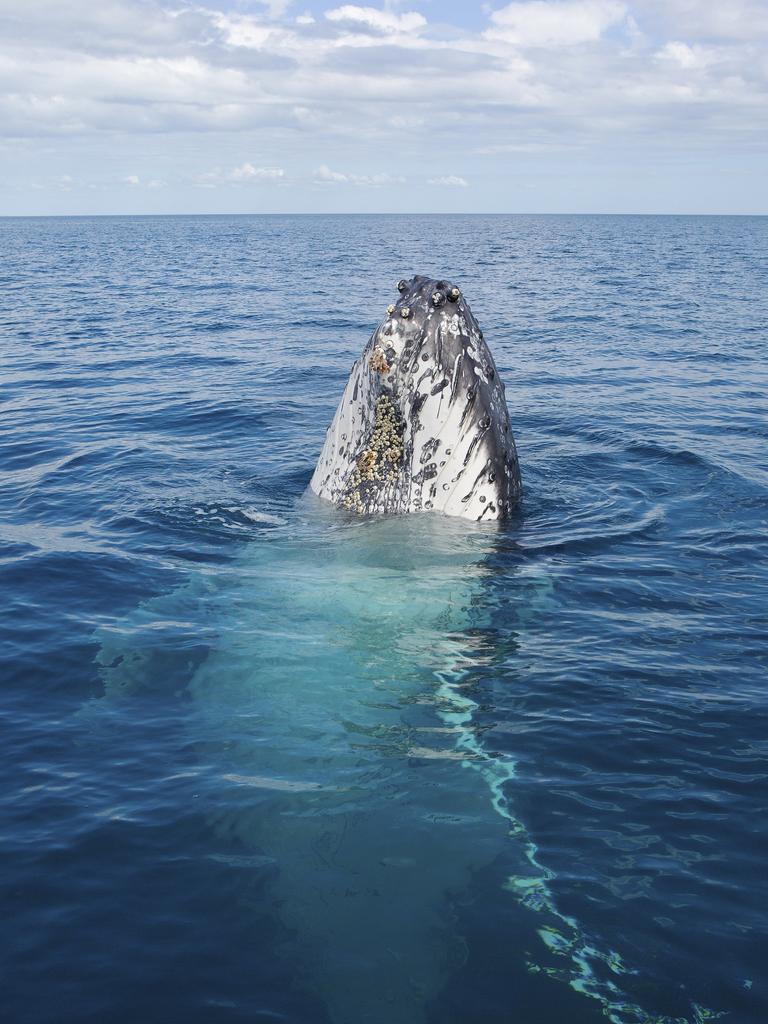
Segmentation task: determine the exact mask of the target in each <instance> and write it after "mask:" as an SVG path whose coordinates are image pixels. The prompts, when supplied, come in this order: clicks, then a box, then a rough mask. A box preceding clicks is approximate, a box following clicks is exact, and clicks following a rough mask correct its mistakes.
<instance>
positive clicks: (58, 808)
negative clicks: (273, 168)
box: [0, 215, 768, 1024]
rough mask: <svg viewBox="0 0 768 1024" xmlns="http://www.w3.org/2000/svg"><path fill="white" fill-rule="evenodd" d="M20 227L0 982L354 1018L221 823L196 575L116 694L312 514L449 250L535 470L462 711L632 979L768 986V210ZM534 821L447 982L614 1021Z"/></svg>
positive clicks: (2, 671) (12, 295) (466, 1008)
mask: <svg viewBox="0 0 768 1024" xmlns="http://www.w3.org/2000/svg"><path fill="white" fill-rule="evenodd" d="M0 237H1V238H2V251H3V253H4V258H3V261H2V264H0V290H1V291H2V296H3V302H2V306H0V367H1V368H2V373H1V375H0V402H1V405H0V409H1V412H2V416H1V418H0V473H1V474H2V489H1V490H0V567H1V570H2V589H1V590H0V605H1V606H2V615H0V675H1V678H2V692H3V702H2V713H1V715H0V720H1V721H2V737H3V738H2V744H0V758H1V759H2V763H3V778H4V780H5V784H4V785H3V787H2V790H1V791H0V806H1V807H2V820H3V829H2V835H1V836H0V864H1V865H2V879H3V886H2V897H1V906H2V919H3V922H4V925H3V929H2V938H0V1012H2V1018H3V1020H5V1021H13V1022H18V1024H22V1022H23V1024H52V1022H56V1024H82V1022H86V1021H88V1022H90V1021H93V1022H96V1021H98V1022H102V1021H106V1020H109V1021H110V1024H135V1022H136V1021H139V1020H141V1021H143V1022H144V1024H161V1022H162V1024H168V1022H171V1024H173V1022H176V1021H178V1022H180V1024H181V1022H184V1024H219V1022H228V1021H240V1020H249V1021H251V1020H252V1021H255V1020H285V1021H292V1022H295V1024H327V1021H328V1020H330V1019H331V1018H330V1017H329V1016H328V1015H327V1014H328V1012H329V1011H327V1009H326V1008H325V1007H324V1005H323V1002H322V1000H321V999H320V998H316V997H315V996H313V995H312V993H311V992H310V991H309V990H308V989H307V988H306V987H302V986H301V985H300V984H296V983H295V977H296V965H295V963H292V962H291V957H290V956H289V955H288V956H286V955H284V954H279V953H278V952H277V947H278V946H279V945H280V943H281V942H283V938H281V929H282V930H285V928H286V925H285V924H284V923H280V914H279V913H275V912H274V911H273V910H272V909H271V907H272V904H271V902H270V899H271V897H270V896H269V887H270V881H269V880H270V874H271V872H272V868H271V867H270V863H269V861H268V859H267V858H262V859H261V860H260V858H259V854H258V851H255V850H254V849H252V848H250V847H248V846H247V844H244V842H243V841H242V837H238V836H237V835H235V834H234V833H235V830H234V829H231V830H230V831H225V830H223V829H222V828H212V826H211V820H212V815H214V816H215V814H218V813H219V812H223V810H224V809H226V808H227V807H228V806H229V807H231V809H232V811H233V814H234V813H235V812H236V810H237V808H238V807H239V806H240V801H241V800H242V792H243V786H242V785H238V784H237V782H238V779H240V776H237V775H233V773H232V770H231V766H229V767H227V766H226V765H225V764H224V762H223V761H222V760H221V758H218V755H216V754H215V752H214V750H213V747H212V746H206V744H205V743H203V742H202V741H201V740H200V736H199V734H198V733H196V728H197V726H196V721H197V719H196V716H197V715H198V714H199V711H196V710H195V708H194V700H193V699H192V698H191V697H190V691H189V681H190V678H191V677H192V674H193V673H194V671H195V669H196V667H197V666H199V665H201V664H202V663H203V662H204V661H205V659H206V658H207V657H208V656H209V653H210V651H211V650H212V649H215V648H216V646H217V643H218V642H219V639H220V637H221V634H222V631H226V628H227V627H226V619H222V618H221V617H219V619H218V620H216V621H212V620H211V619H208V618H206V617H205V616H201V615H198V613H197V612H195V610H194V608H193V609H192V610H191V611H190V610H189V609H187V611H184V606H183V602H182V603H181V606H180V609H179V610H178V611H173V613H172V614H171V611H172V609H171V611H169V612H168V615H167V617H166V618H165V619H163V620H162V621H160V620H158V621H157V622H156V623H155V622H153V623H152V624H151V628H150V626H147V630H148V631H149V632H151V630H152V629H154V631H155V636H156V647H157V650H156V651H155V657H154V660H153V662H152V666H153V668H152V671H151V672H149V673H148V674H146V673H145V675H144V676H143V677H142V678H141V680H140V685H137V687H136V688H135V690H131V691H130V692H129V693H126V695H125V696H124V697H123V698H122V699H119V700H106V699H105V681H104V680H105V676H104V663H105V659H104V653H103V652H104V649H105V648H104V637H105V636H109V635H111V636H118V637H119V636H120V635H121V631H122V633H125V632H126V630H129V629H132V628H134V627H132V626H124V625H121V624H124V623H131V622H132V621H133V620H132V618H131V616H132V615H134V614H135V610H136V609H137V608H142V607H145V608H151V607H161V606H162V607H164V606H163V605H162V600H164V598H163V595H172V594H174V593H184V592H185V590H184V588H185V587H188V586H189V585H190V580H194V581H198V582H197V584H196V585H198V586H202V585H203V584H205V585H211V586H214V585H216V581H218V580H221V579H222V578H223V574H224V575H226V574H228V573H229V574H231V573H232V572H233V571H235V569H236V567H237V565H238V559H239V558H241V553H242V552H243V550H245V549H249V548H248V546H249V545H251V546H253V545H255V546H256V547H255V548H254V547H251V548H250V549H249V550H254V551H257V552H258V551H259V550H260V548H259V545H262V544H266V543H268V542H271V541H270V538H273V537H274V536H276V535H278V536H282V537H284V538H286V543H287V542H288V540H289V539H290V537H291V536H292V535H296V534H299V535H300V533H301V530H302V529H305V528H306V519H302V516H303V515H304V513H302V512H301V511H298V512H297V509H299V510H300V509H301V507H302V506H301V500H302V499H301V496H302V494H303V492H304V490H305V488H306V486H307V483H308V480H309V477H310V475H311V472H312V469H313V466H314V462H315V460H316V458H317V454H318V452H319V450H320V447H321V444H322V440H323V437H324V432H325V429H326V427H327V426H328V424H329V422H330V419H331V416H332V414H333V410H334V408H335V405H336V402H337V401H338V398H339V395H340V393H341V390H342V388H343V385H344V382H345V380H346V377H347V374H348V372H349V368H350V365H351V363H352V361H353V360H354V359H355V358H356V357H357V356H358V355H359V353H360V351H361V349H362V347H363V345H364V343H365V341H366V340H367V339H368V337H369V335H370V333H371V332H372V330H373V329H374V327H375V326H376V324H377V323H378V322H379V321H380V319H381V318H382V317H383V315H384V310H385V307H386V305H387V304H388V303H389V302H390V301H393V296H394V294H395V282H396V281H397V280H398V279H399V278H401V277H403V276H410V275H411V274H413V273H424V274H431V275H434V276H445V277H448V278H450V279H452V280H456V281H457V282H458V283H460V284H461V286H462V288H463V289H464V291H465V293H466V295H467V297H468V300H469V302H470V303H471V306H472V309H473V311H474V313H475V315H476V316H477V318H478V320H479V322H480V323H481V325H482V326H483V329H484V332H485V335H486V337H487V339H488V342H489V345H490V347H491V350H492V352H493V354H494V356H495V359H496V362H497V365H498V369H499V372H500V374H501V376H502V378H503V380H504V381H505V383H506V389H507V400H508V403H509V407H510V412H511V417H512V425H513V429H514V432H515V436H516V439H517V444H518V450H519V455H520V463H521V468H522V474H523V482H524V487H525V497H524V501H523V504H522V507H521V509H520V511H519V513H518V514H517V515H516V517H515V518H514V520H513V521H512V522H511V523H509V524H508V525H507V526H505V527H504V528H503V530H502V531H501V533H500V534H499V536H498V538H497V543H496V544H495V548H494V551H493V554H492V557H491V564H492V575H493V581H492V585H490V586H489V589H488V592H489V594H490V600H491V602H492V606H493V607H492V609H491V611H492V617H491V619H490V624H489V625H488V626H487V629H486V630H485V633H484V638H483V643H484V644H486V645H487V644H491V646H492V647H493V651H492V658H491V659H490V660H489V662H488V666H489V667H488V668H487V670H486V671H485V673H484V674H483V672H480V675H479V676H478V679H477V680H475V684H473V685H474V686H475V688H474V690H473V694H474V696H473V709H472V716H471V718H472V728H473V729H474V731H475V733H476V734H477V735H478V736H481V738H482V749H483V751H486V752H490V754H491V755H492V756H493V757H496V758H498V759H501V760H500V761H499V763H507V762H506V761H504V759H505V758H508V759H509V763H514V766H515V768H514V776H513V777H512V775H510V778H509V779H508V781H506V782H505V783H504V785H503V791H504V794H505V797H506V799H508V800H509V801H510V804H511V805H512V806H513V807H514V817H515V820H516V821H519V822H522V823H523V824H524V829H525V835H526V837H527V839H526V841H529V842H531V843H533V844H535V850H536V854H535V856H536V860H537V862H538V863H540V864H541V865H545V866H546V872H547V886H548V890H549V892H550V893H551V896H552V898H553V900H554V901H555V902H556V904H557V908H558V912H559V913H561V914H562V915H564V917H568V919H573V920H575V921H578V922H579V927H580V928H581V929H583V932H584V934H585V935H588V936H590V937H594V941H595V942H599V943H600V944H601V948H604V949H605V950H616V951H619V953H620V955H621V959H622V962H623V963H624V964H626V965H627V969H628V974H627V978H628V979H629V980H628V981H627V985H628V986H629V988H630V989H631V992H630V996H631V999H630V1002H631V1004H632V1005H633V1006H634V1005H638V1006H642V1007H643V1008H644V1010H645V1011H647V1012H648V1014H649V1016H648V1018H647V1019H648V1020H653V1019H656V1018H654V1017H653V1014H656V1015H657V1017H658V1018H659V1019H661V1018H662V1017H663V1018H664V1019H665V1020H666V1019H681V1020H688V1021H691V1022H693V1021H694V1020H696V1019H698V1020H699V1021H701V1020H704V1019H709V1015H714V1014H717V1013H722V1014H724V1015H725V1016H724V1017H723V1019H724V1020H726V1021H732V1022H733V1024H763V1022H764V1021H765V1020H766V1019H768V977H767V976H766V963H768V942H767V941H766V940H767V939H768V873H767V872H766V863H768V760H767V756H768V740H767V739H766V737H768V692H767V690H766V667H768V665H767V662H768V647H767V645H766V640H767V638H768V637H767V634H768V616H767V614H766V613H767V611H768V587H767V584H768V568H767V566H768V560H767V557H766V556H768V540H767V533H766V520H767V519H768V460H767V459H766V451H767V447H766V440H767V438H768V370H767V368H766V367H767V362H768V360H767V359H766V351H767V349H768V328H767V327H766V325H767V324H768V219H765V218H749V217H742V218H727V217H708V218H699V217H618V216H617V217H610V216H602V217H566V216H547V217H544V216H542V217H535V216H496V217H491V216H459V215H455V216H454V215H451V216H446V217H438V216H425V217H414V216H346V217H335V216H327V217H326V216H318V217H302V216H295V217H287V216H286V217H283V216H241V217H227V216H220V217H168V218H162V217H145V218H130V217H126V218H120V217H114V218H61V219H4V220H0ZM302 524H304V525H302ZM281 543H282V541H281ZM270 571H276V572H278V573H279V564H278V567H277V569H272V570H270ZM279 582H280V581H277V583H276V585H277V584H279ZM153 601H160V602H161V603H160V604H159V605H156V606H155V605H153V604H152V602H153ZM182 612H184V614H182ZM272 614H273V615H274V622H275V629H278V628H279V626H280V623H281V622H287V623H290V619H291V612H290V609H287V608H285V607H274V609H273V612H272ZM184 615H186V616H187V617H186V618H185V617H184ZM196 615H197V616H198V617H197V618H196ZM294 625H295V623H294ZM286 628H287V627H286ZM340 628H343V623H342V624H341V625H340ZM118 660H119V658H118ZM304 670H305V671H306V672H307V673H311V671H312V665H311V663H307V664H306V665H305V669H304ZM297 742H298V741H297ZM412 753H413V752H412ZM296 756H297V757H301V750H297V751H296ZM382 756H384V755H382ZM413 757H415V758H416V761H415V762H414V763H418V764H419V765H421V767H420V769H419V770H420V771H421V772H422V774H421V776H420V778H425V776H424V771H428V770H429V769H428V768H425V767H424V764H425V763H426V762H425V761H419V754H418V751H416V752H415V753H413ZM240 781H242V780H240ZM286 785H287V784H286ZM217 820H218V819H217ZM505 856H506V855H505V854H504V853H503V852H500V853H499V854H498V855H497V858H496V860H495V861H494V862H488V863H487V864H486V865H485V866H484V867H482V869H478V871H477V872H476V873H475V874H474V876H473V878H472V880H471V882H470V883H469V884H468V885H467V887H466V889H465V891H464V893H463V895H458V894H454V895H455V902H454V907H453V914H454V920H455V930H456V933H457V934H460V935H461V936H462V937H463V941H464V943H465V953H464V956H463V958H462V959H461V961H460V962H457V964H456V966H455V969H454V970H453V971H452V973H451V975H450V977H449V978H448V980H447V981H446V982H445V984H444V985H443V987H442V989H441V990H440V991H439V993H437V994H436V995H435V997H434V998H433V999H432V1001H431V1002H430V1004H429V1007H428V1020H429V1021H430V1022H432V1024H438V1022H439V1024H459V1022H460V1024H472V1022H477V1024H479V1022H481V1021H482V1022H483V1024H502V1022H504V1024H507V1022H510V1021H515V1022H519V1024H560V1022H562V1021H566V1020H567V1021H568V1022H573V1024H590V1022H592V1024H596V1022H598V1021H601V1020H605V1019H606V1016H610V1013H611V1012H614V1013H615V1012H617V1011H616V1010H615V1008H614V1009H613V1010H611V1008H610V1007H606V1006H605V1005H603V1004H601V1003H600V1001H599V1000H595V999H589V998H584V996H583V994H580V993H579V991H577V990H575V989H578V986H574V985H573V984H571V985H570V986H569V985H567V984H566V985H562V984H559V983H558V978H557V973H558V972H557V970H555V969H554V968H553V969H550V968H548V967H547V966H546V965H545V966H544V967H541V957H540V950H539V949H538V948H536V946H535V942H536V922H535V920H534V918H535V916H536V914H535V909H534V910H531V909H530V908H529V907H526V906H525V905H523V904H519V903H515V901H514V900H512V899H510V900H509V901H505V900H503V899H501V897H500V891H501V890H500V879H501V878H502V877H503V876H504V875H505V872H506V873H507V874H509V873H510V871H511V870H512V869H511V868H510V867H509V865H506V866H505V865H504V863H503V861H504V857H505ZM509 856H510V857H511V856H512V854H509ZM526 915H529V916H530V918H531V922H528V919H527V917H526ZM590 941H591V940H590ZM566 980H568V979H566ZM625 990H626V986H625V984H624V982H623V981H622V991H625ZM692 1007H693V1009H692ZM704 1008H706V1009H704ZM697 1014H698V1018H697V1017H696V1015H697ZM611 1019H613V1018H611ZM616 1019H618V1018H616ZM627 1019H628V1018H627ZM396 1021H397V1015H396V1014H395V1015H394V1016H393V1018H392V1024H395V1022H396ZM360 1024H362V1022H360Z"/></svg>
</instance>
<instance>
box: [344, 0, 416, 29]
mask: <svg viewBox="0 0 768 1024" xmlns="http://www.w3.org/2000/svg"><path fill="white" fill-rule="evenodd" d="M325 16H326V18H327V19H328V20H329V21H341V22H351V23H353V24H355V25H361V26H365V27H366V28H370V29H373V30H374V31H375V32H418V31H419V29H423V28H425V27H426V24H427V19H426V18H425V17H424V15H423V14H418V13H416V11H409V12H407V13H406V14H392V13H391V12H390V11H380V10H378V8H376V7H357V6H356V5H355V4H344V5H343V6H342V7H335V8H334V9H333V10H331V11H326V12H325Z"/></svg>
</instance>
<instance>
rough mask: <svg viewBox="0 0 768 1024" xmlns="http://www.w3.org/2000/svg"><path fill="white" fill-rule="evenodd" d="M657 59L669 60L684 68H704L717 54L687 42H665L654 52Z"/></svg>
mask: <svg viewBox="0 0 768 1024" xmlns="http://www.w3.org/2000/svg"><path fill="white" fill-rule="evenodd" d="M656 56H657V58H658V59H659V60H666V61H671V62H672V63H673V64H676V65H677V66H678V67H681V68H684V69H685V70H692V69H696V70H698V69H701V68H706V67H708V66H709V65H710V64H713V63H714V62H715V61H716V60H717V59H718V58H717V54H716V53H715V52H714V51H712V50H710V49H708V48H706V47H704V46H689V45H688V43H678V42H673V43H667V44H666V45H665V46H663V47H662V48H661V49H660V50H659V52H658V53H657V54H656Z"/></svg>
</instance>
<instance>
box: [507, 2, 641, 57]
mask: <svg viewBox="0 0 768 1024" xmlns="http://www.w3.org/2000/svg"><path fill="white" fill-rule="evenodd" d="M626 14H627V8H626V6H625V5H624V4H623V3H618V2H617V0H525V2H523V3H513V4H509V5H508V6H507V7H502V8H501V10H499V11H494V12H493V13H492V14H491V21H492V22H493V24H494V26H495V28H494V29H491V30H490V31H489V32H488V35H489V37H490V38H493V37H496V38H501V39H504V40H505V41H506V42H510V43H516V44H518V45H520V46H574V45H577V44H579V43H591V42H595V41H596V40H598V39H600V37H601V36H602V35H603V33H604V32H605V31H606V29H608V28H610V27H611V26H612V25H615V24H616V23H617V22H619V21H622V20H623V19H624V18H625V16H626Z"/></svg>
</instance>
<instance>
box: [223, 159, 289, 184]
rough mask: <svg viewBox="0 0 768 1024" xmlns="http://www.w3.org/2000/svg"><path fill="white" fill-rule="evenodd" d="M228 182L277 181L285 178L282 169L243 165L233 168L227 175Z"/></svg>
mask: <svg viewBox="0 0 768 1024" xmlns="http://www.w3.org/2000/svg"><path fill="white" fill-rule="evenodd" d="M227 177H228V178H229V180H230V181H279V180H280V179H281V178H284V177H285V171H284V170H283V168H282V167H254V166H253V164H249V163H244V164H240V166H239V167H233V168H232V170H231V171H230V172H229V174H228V175H227Z"/></svg>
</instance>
